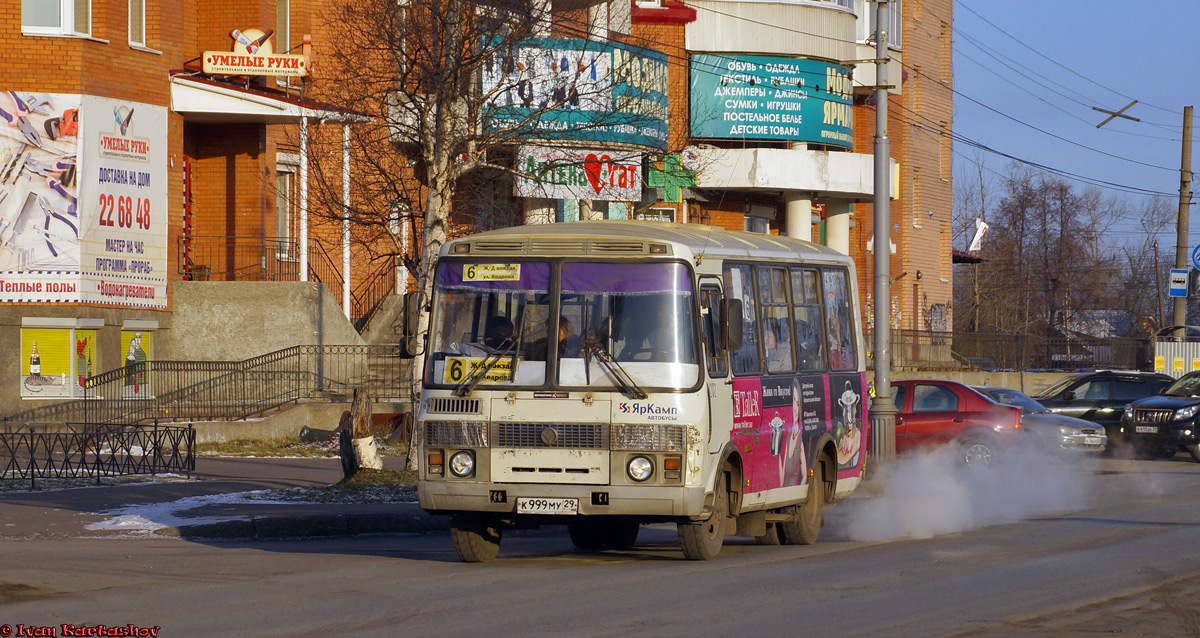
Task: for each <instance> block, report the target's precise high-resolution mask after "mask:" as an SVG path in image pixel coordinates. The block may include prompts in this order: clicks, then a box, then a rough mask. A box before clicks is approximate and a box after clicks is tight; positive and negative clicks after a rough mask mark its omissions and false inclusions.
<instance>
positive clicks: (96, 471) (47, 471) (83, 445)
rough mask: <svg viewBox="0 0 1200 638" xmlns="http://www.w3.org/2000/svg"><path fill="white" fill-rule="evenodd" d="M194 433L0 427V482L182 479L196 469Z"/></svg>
mask: <svg viewBox="0 0 1200 638" xmlns="http://www.w3.org/2000/svg"><path fill="white" fill-rule="evenodd" d="M195 449H196V431H195V430H194V429H193V428H192V427H191V426H190V425H188V426H178V425H158V424H151V425H117V424H111V423H90V424H89V423H65V424H64V423H14V422H6V423H4V424H3V425H0V468H2V470H0V478H3V479H18V480H19V479H29V480H30V483H31V484H36V480H37V479H39V478H51V477H79V476H95V477H96V480H97V481H99V479H100V478H102V477H104V476H118V475H127V474H163V473H184V474H187V475H189V476H190V475H191V473H192V472H193V471H195V469H196V456H195Z"/></svg>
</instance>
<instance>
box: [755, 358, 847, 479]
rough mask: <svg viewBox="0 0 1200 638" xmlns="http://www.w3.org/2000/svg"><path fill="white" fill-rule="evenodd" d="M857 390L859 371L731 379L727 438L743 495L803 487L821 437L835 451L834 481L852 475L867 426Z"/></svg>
mask: <svg viewBox="0 0 1200 638" xmlns="http://www.w3.org/2000/svg"><path fill="white" fill-rule="evenodd" d="M863 386H864V375H863V374H862V373H860V372H853V373H845V374H836V373H835V374H813V375H794V376H771V377H740V378H735V379H734V381H733V396H734V402H733V404H734V405H733V420H734V422H733V432H732V436H733V440H734V443H735V444H736V445H737V446H738V450H740V451H741V454H742V463H743V469H744V471H745V473H746V476H745V480H746V489H747V491H750V492H758V491H762V490H769V489H774V488H778V487H788V486H792V485H803V484H804V483H806V482H807V480H808V468H809V467H810V466H811V464H812V460H813V456H814V454H815V446H816V444H817V442H818V441H819V440H820V439H821V436H822V435H823V434H824V433H826V432H828V433H829V435H830V436H831V437H832V438H833V442H834V446H835V447H836V449H837V464H838V477H839V478H846V477H853V476H858V475H859V474H860V473H861V469H862V462H863V459H864V456H865V449H864V444H865V442H866V423H867V422H868V421H867V418H866V401H865V400H864V393H863Z"/></svg>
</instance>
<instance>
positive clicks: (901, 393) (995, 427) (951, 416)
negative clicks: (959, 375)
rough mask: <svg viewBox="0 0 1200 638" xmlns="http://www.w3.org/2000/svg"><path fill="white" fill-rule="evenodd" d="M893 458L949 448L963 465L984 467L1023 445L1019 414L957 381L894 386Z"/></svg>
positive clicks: (896, 383) (922, 381)
mask: <svg viewBox="0 0 1200 638" xmlns="http://www.w3.org/2000/svg"><path fill="white" fill-rule="evenodd" d="M892 394H893V396H895V398H896V410H897V414H896V452H897V453H902V452H905V451H907V450H917V449H921V448H926V447H932V446H937V445H946V444H950V443H953V444H955V445H957V446H958V448H959V450H960V453H961V454H962V457H961V459H962V462H963V463H965V464H967V465H982V466H988V465H991V464H992V463H994V462H996V461H997V460H998V459H999V458H1000V457H1001V456H1002V455H1003V453H1004V450H1005V449H1006V448H1011V447H1015V446H1018V445H1021V444H1023V443H1024V442H1025V438H1024V432H1022V431H1021V410H1020V409H1019V408H1016V407H1013V406H1010V405H1001V404H999V403H996V402H995V401H993V400H991V399H990V398H988V397H986V396H984V395H983V394H981V393H979V392H977V391H976V390H974V389H972V388H970V387H968V386H966V385H964V384H962V383H959V382H957V381H943V380H927V379H911V380H904V381H894V382H892Z"/></svg>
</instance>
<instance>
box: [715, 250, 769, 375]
mask: <svg viewBox="0 0 1200 638" xmlns="http://www.w3.org/2000/svg"><path fill="white" fill-rule="evenodd" d="M724 270H725V294H726V296H728V297H730V298H732V299H740V300H741V301H742V347H741V348H738V349H737V350H736V351H735V352H734V353H733V366H732V367H733V373H734V374H735V375H739V376H741V375H754V374H759V373H761V372H762V359H761V355H760V354H759V352H758V309H757V304H756V303H755V298H754V278H753V275H752V274H751V268H750V266H749V265H747V264H726V266H725V269H724Z"/></svg>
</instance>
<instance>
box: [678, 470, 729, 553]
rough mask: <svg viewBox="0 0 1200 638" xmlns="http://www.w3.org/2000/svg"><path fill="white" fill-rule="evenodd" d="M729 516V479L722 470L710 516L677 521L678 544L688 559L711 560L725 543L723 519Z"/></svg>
mask: <svg viewBox="0 0 1200 638" xmlns="http://www.w3.org/2000/svg"><path fill="white" fill-rule="evenodd" d="M728 516H729V480H728V474H727V473H725V472H722V473H721V474H719V475H718V476H717V489H716V496H715V503H714V504H713V512H712V516H709V517H708V520H706V521H700V522H696V523H679V526H678V527H679V545H680V547H682V548H683V557H684V558H686V559H688V560H712V559H713V558H716V557H717V554H719V553H721V545H723V544H724V543H725V519H726V518H727V517H728Z"/></svg>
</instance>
